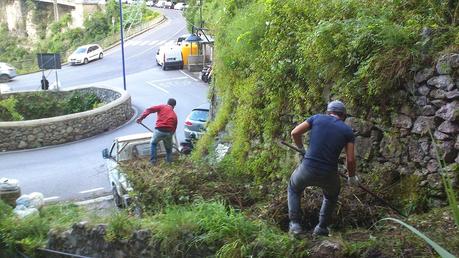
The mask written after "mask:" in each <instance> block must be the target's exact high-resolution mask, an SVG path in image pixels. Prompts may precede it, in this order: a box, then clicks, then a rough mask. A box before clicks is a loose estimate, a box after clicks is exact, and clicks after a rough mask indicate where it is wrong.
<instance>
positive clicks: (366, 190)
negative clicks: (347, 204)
mask: <svg viewBox="0 0 459 258" xmlns="http://www.w3.org/2000/svg"><path fill="white" fill-rule="evenodd" d="M280 143H281V144H283V145H285V146H287V147H289V148H291V149H293V150H295V151H297V152H299V153H301V154H303V155H304V154H305V153H304V151H303V150H300V149H298V148H297V147H296V146H294V145H292V144H290V143H287V142H284V141H281V142H280ZM339 175H340V176H341V177H343V178H346V179H347V176H346V175H345V174H343V173H341V172H339ZM358 186H359V188H360V189H362V190H363V191H365V192H366V193H368V194H370V195H371V196H373V197H374V198H376V199H377V200H378V201H380V202H381V203H383V204H384V205H385V206H387V207H389V208H391V209H392V210H394V211H395V212H397V213H398V214H399V215H400V216H402V217H404V218H407V216H406V215H405V214H403V213H402V212H401V211H399V210H398V209H397V208H395V207H394V206H392V205H391V204H390V203H388V202H387V201H386V200H384V199H383V198H381V197H379V196H378V195H377V194H375V193H374V192H372V191H370V189H368V188H367V187H365V186H364V185H362V184H360V183H359V184H358Z"/></svg>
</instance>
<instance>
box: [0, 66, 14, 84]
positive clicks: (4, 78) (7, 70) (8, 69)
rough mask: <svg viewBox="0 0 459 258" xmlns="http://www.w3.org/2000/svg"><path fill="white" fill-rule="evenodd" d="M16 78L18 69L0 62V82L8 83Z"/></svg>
mask: <svg viewBox="0 0 459 258" xmlns="http://www.w3.org/2000/svg"><path fill="white" fill-rule="evenodd" d="M14 77H16V68H14V67H12V66H11V65H9V64H7V63H2V62H0V82H8V81H10V80H11V79H13V78H14Z"/></svg>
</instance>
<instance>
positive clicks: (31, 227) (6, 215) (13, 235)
mask: <svg viewBox="0 0 459 258" xmlns="http://www.w3.org/2000/svg"><path fill="white" fill-rule="evenodd" d="M84 217H85V213H84V211H83V210H81V209H80V208H78V207H77V206H76V205H73V204H63V205H51V206H46V207H44V208H42V210H41V211H40V215H32V216H29V217H26V218H25V219H18V218H16V217H15V216H14V215H13V209H12V208H11V207H10V206H9V205H7V204H5V203H4V202H3V201H2V200H0V256H1V257H15V250H22V251H23V252H26V253H27V254H29V255H33V254H35V251H36V250H35V249H36V248H38V247H42V246H44V244H45V243H46V237H47V234H48V231H49V230H50V229H51V228H57V229H63V228H69V227H70V226H71V225H72V224H73V223H74V222H75V221H79V220H80V219H82V218H84Z"/></svg>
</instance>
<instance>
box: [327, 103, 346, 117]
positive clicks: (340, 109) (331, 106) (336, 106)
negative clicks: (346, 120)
mask: <svg viewBox="0 0 459 258" xmlns="http://www.w3.org/2000/svg"><path fill="white" fill-rule="evenodd" d="M327 111H328V112H336V113H342V114H343V115H345V114H346V107H345V106H344V103H343V102H341V101H339V100H333V101H332V102H330V103H328V105H327Z"/></svg>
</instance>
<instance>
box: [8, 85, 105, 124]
mask: <svg viewBox="0 0 459 258" xmlns="http://www.w3.org/2000/svg"><path fill="white" fill-rule="evenodd" d="M100 104H102V102H101V100H100V99H99V98H98V97H97V96H96V95H95V94H92V93H79V92H71V93H65V92H44V91H41V92H34V93H25V94H20V95H16V96H15V97H9V98H8V99H5V100H1V101H0V119H2V120H3V121H17V120H31V119H40V118H47V117H54V116H61V115H67V114H73V113H78V112H84V111H87V110H91V109H93V108H96V107H98V106H99V105H100Z"/></svg>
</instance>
